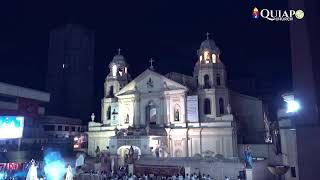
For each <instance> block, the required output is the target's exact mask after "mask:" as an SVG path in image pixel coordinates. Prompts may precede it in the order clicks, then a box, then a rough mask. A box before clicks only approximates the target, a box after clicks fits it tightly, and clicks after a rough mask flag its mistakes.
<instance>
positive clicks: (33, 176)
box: [26, 159, 38, 180]
mask: <svg viewBox="0 0 320 180" xmlns="http://www.w3.org/2000/svg"><path fill="white" fill-rule="evenodd" d="M37 168H38V167H37V166H36V164H35V161H34V160H33V159H32V160H31V166H30V168H29V171H28V174H27V179H26V180H38V171H37Z"/></svg>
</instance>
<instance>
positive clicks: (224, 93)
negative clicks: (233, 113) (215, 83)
mask: <svg viewBox="0 0 320 180" xmlns="http://www.w3.org/2000/svg"><path fill="white" fill-rule="evenodd" d="M215 93H216V95H215V97H216V98H215V102H216V104H215V105H216V106H215V108H216V114H217V116H222V115H224V114H227V113H228V112H227V106H228V104H229V103H230V102H229V92H228V90H227V89H216V91H215ZM220 98H222V99H223V102H224V106H223V107H224V114H220V106H219V99H220Z"/></svg>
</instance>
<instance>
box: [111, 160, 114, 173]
mask: <svg viewBox="0 0 320 180" xmlns="http://www.w3.org/2000/svg"><path fill="white" fill-rule="evenodd" d="M111 173H112V174H113V173H114V157H112V158H111Z"/></svg>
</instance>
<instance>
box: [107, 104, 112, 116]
mask: <svg viewBox="0 0 320 180" xmlns="http://www.w3.org/2000/svg"><path fill="white" fill-rule="evenodd" d="M107 119H111V106H109V107H108V110H107Z"/></svg>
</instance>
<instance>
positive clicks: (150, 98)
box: [140, 94, 162, 126]
mask: <svg viewBox="0 0 320 180" xmlns="http://www.w3.org/2000/svg"><path fill="white" fill-rule="evenodd" d="M159 97H160V95H151V94H141V99H140V125H141V126H146V118H147V117H146V108H147V106H148V105H149V103H150V102H152V103H153V105H154V106H155V107H156V109H157V112H156V114H157V117H156V118H157V120H156V122H157V124H158V123H159V119H160V117H159V116H160V112H161V108H162V107H161V106H160V98H159Z"/></svg>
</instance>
